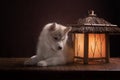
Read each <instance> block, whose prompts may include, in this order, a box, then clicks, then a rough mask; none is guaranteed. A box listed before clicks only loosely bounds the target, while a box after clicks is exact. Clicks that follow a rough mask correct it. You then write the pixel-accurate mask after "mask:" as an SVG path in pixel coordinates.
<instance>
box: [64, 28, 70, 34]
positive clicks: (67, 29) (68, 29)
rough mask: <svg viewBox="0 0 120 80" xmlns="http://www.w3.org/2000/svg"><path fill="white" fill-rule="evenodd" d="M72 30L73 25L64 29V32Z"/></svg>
mask: <svg viewBox="0 0 120 80" xmlns="http://www.w3.org/2000/svg"><path fill="white" fill-rule="evenodd" d="M71 30H72V27H67V28H66V29H65V30H64V32H65V33H68V32H69V31H71Z"/></svg>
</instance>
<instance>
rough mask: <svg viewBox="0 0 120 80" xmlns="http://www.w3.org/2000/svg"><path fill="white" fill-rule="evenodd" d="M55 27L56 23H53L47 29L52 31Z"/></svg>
mask: <svg viewBox="0 0 120 80" xmlns="http://www.w3.org/2000/svg"><path fill="white" fill-rule="evenodd" d="M55 27H56V23H53V24H52V25H51V26H50V28H49V31H54V30H55Z"/></svg>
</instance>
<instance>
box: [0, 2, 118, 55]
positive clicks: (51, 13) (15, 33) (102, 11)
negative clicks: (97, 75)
mask: <svg viewBox="0 0 120 80" xmlns="http://www.w3.org/2000/svg"><path fill="white" fill-rule="evenodd" d="M118 1H119V0H112V1H111V0H3V1H2V11H1V12H2V14H1V17H2V19H1V20H2V26H1V29H0V30H1V31H0V32H1V39H0V40H1V48H0V51H1V52H0V57H30V56H32V55H34V54H35V51H36V44H37V39H38V36H39V34H40V31H41V29H42V28H43V26H44V25H45V24H47V23H49V22H57V23H60V24H63V25H66V24H73V23H76V22H77V20H78V19H79V18H84V17H86V16H87V12H88V10H90V9H93V10H95V12H96V14H97V16H98V17H101V18H104V19H105V20H107V21H108V22H110V23H112V24H116V25H118V26H120V7H119V2H118ZM110 44H111V45H110V51H111V53H110V55H111V57H120V35H117V36H110Z"/></svg>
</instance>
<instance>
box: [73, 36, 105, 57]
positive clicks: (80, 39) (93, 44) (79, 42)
mask: <svg viewBox="0 0 120 80" xmlns="http://www.w3.org/2000/svg"><path fill="white" fill-rule="evenodd" d="M74 39H75V45H74V46H75V57H80V58H83V57H84V46H85V45H84V34H74ZM105 39H106V38H105V34H88V58H105V53H106V45H105V44H106V43H105Z"/></svg>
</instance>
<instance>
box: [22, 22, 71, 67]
mask: <svg viewBox="0 0 120 80" xmlns="http://www.w3.org/2000/svg"><path fill="white" fill-rule="evenodd" d="M70 30H71V27H66V26H63V25H61V24H57V23H49V24H47V25H45V27H44V28H43V30H42V32H41V34H40V36H39V39H38V44H37V51H36V55H34V56H32V57H31V58H30V59H28V60H27V61H25V62H24V64H25V65H37V66H54V65H62V64H66V63H70V62H72V61H73V57H72V56H73V55H72V50H71V49H69V48H68V46H67V44H66V42H67V39H68V32H69V31H70Z"/></svg>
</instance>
